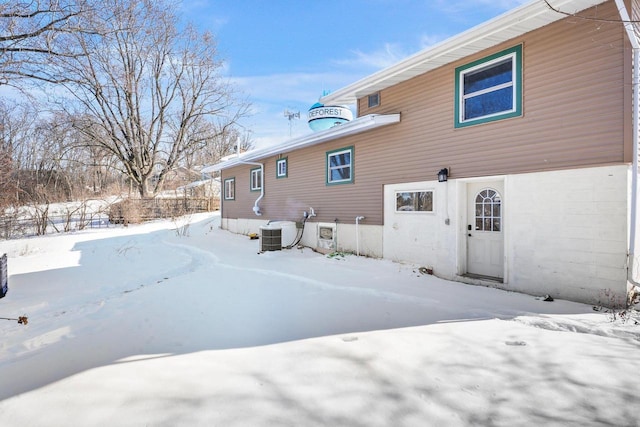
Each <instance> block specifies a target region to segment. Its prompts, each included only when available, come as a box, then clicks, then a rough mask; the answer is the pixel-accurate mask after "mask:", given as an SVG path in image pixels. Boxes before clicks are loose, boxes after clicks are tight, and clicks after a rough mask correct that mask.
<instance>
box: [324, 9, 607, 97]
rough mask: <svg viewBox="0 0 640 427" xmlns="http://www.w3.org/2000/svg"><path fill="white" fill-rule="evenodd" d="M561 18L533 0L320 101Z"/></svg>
mask: <svg viewBox="0 0 640 427" xmlns="http://www.w3.org/2000/svg"><path fill="white" fill-rule="evenodd" d="M547 1H548V2H549V4H550V5H551V6H552V7H553V8H555V9H557V10H560V11H562V12H566V13H576V12H580V11H582V10H585V9H588V8H590V7H592V6H595V5H598V4H601V3H604V2H603V0H547ZM562 18H566V15H565V14H562V13H558V12H556V11H554V10H552V9H550V8H549V6H547V4H546V3H545V1H544V0H534V1H532V2H530V3H527V4H524V5H522V6H520V7H517V8H515V9H512V10H510V11H508V12H506V13H504V14H502V15H500V16H498V17H496V18H494V19H491V20H489V21H486V22H484V23H482V24H480V25H478V26H476V27H473V28H471V29H469V30H467V31H464V32H462V33H460V34H458V35H456V36H454V37H451V38H449V39H447V40H445V41H443V42H441V43H438V44H436V45H434V46H432V47H429V48H427V49H424V50H422V51H420V52H418V53H416V54H414V55H412V56H410V57H408V58H406V59H404V60H402V61H400V62H398V63H397V64H395V65H392V66H390V67H388V68H385V69H384V70H381V71H378V72H377V73H374V74H372V75H370V76H368V77H365V78H363V79H361V80H359V81H357V82H355V83H353V84H351V85H349V86H346V87H344V88H342V89H339V90H337V91H335V92H333V93H330V94H328V95H326V96H324V97H322V98H321V99H320V102H322V103H323V104H325V105H349V104H354V103H355V102H356V101H357V99H358V98H361V97H363V96H366V95H370V94H372V93H375V92H378V91H380V90H382V89H386V88H388V87H390V86H393V85H396V84H398V83H401V82H403V81H405V80H409V79H411V78H413V77H415V76H418V75H420V74H424V73H426V72H427V71H431V70H434V69H436V68H439V67H441V66H443V65H446V64H449V63H451V62H454V61H457V60H459V59H462V58H465V57H467V56H469V55H473V54H474V53H477V52H481V51H483V50H484V49H488V48H490V47H492V46H495V45H498V44H500V43H503V42H505V41H507V40H510V39H513V38H515V37H519V36H521V35H523V34H526V33H528V32H530V31H533V30H535V29H538V28H541V27H544V26H545V25H547V24H550V23H552V22H555V21H558V20H560V19H562Z"/></svg>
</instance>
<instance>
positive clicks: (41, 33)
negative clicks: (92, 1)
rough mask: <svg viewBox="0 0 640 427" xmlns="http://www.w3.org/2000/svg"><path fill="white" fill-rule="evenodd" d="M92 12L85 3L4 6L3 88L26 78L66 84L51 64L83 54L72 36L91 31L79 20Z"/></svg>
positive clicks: (45, 0) (0, 16) (67, 0)
mask: <svg viewBox="0 0 640 427" xmlns="http://www.w3.org/2000/svg"><path fill="white" fill-rule="evenodd" d="M89 10H90V5H89V3H88V2H87V1H85V0H31V1H21V0H16V1H2V2H0V86H1V85H5V84H13V85H15V84H16V82H17V81H20V80H22V79H24V78H28V79H35V80H39V81H44V82H54V83H55V82H61V81H64V80H66V77H65V76H64V75H61V74H58V73H56V72H55V70H54V69H52V68H51V67H49V61H50V59H51V57H54V56H63V57H74V56H76V55H78V54H80V52H79V51H78V50H77V48H76V46H75V45H74V44H73V43H71V42H72V38H71V37H70V36H71V35H72V34H73V33H75V32H78V31H91V30H90V29H89V27H84V28H83V27H81V26H80V25H79V17H80V16H81V15H82V14H84V13H86V12H87V11H89ZM84 22H85V24H86V23H88V22H89V21H88V20H85V21H84ZM12 82H13V83H12Z"/></svg>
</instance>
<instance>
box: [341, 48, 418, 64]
mask: <svg viewBox="0 0 640 427" xmlns="http://www.w3.org/2000/svg"><path fill="white" fill-rule="evenodd" d="M351 53H352V54H353V56H352V57H350V58H347V59H337V60H334V61H333V63H334V64H336V65H339V66H348V67H351V68H356V67H358V68H360V67H362V68H367V69H369V70H371V69H375V70H379V69H382V68H386V67H389V66H391V65H393V64H395V63H396V62H398V61H400V60H401V59H403V58H405V57H407V56H408V55H409V54H411V53H412V52H407V51H406V50H405V49H403V48H402V47H401V46H400V45H399V44H397V43H385V44H384V46H382V48H380V49H378V50H376V51H374V52H363V51H361V50H358V49H356V50H352V51H351Z"/></svg>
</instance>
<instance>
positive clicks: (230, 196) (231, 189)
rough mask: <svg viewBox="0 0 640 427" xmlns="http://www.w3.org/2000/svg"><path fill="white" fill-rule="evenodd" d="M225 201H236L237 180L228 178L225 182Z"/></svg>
mask: <svg viewBox="0 0 640 427" xmlns="http://www.w3.org/2000/svg"><path fill="white" fill-rule="evenodd" d="M224 199H225V200H235V199H236V179H235V178H227V179H225V180H224Z"/></svg>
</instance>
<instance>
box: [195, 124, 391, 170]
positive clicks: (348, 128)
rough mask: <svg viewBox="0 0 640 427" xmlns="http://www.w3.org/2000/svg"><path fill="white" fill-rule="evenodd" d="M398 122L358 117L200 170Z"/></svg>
mask: <svg viewBox="0 0 640 427" xmlns="http://www.w3.org/2000/svg"><path fill="white" fill-rule="evenodd" d="M398 122H400V114H399V113H396V114H369V115H366V116H362V117H358V118H357V119H355V120H353V121H350V122H348V123H343V124H341V125H337V126H334V127H332V128H330V129H327V130H323V131H319V132H314V133H311V134H308V135H305V136H301V137H299V138H293V139H291V140H288V141H285V142H283V143H281V144H277V145H273V146H270V147H265V148H261V149H257V150H251V151H247V152H245V153H242V154H240V155H239V156H234V157H232V158H231V159H228V160H226V161H223V162H220V163H217V164H215V165H212V166H207V167H205V168H203V169H202V171H203V172H204V173H210V172H218V171H221V170H223V169H229V168H231V167H234V166H237V165H242V164H245V163H246V162H256V161H258V160H260V159H264V158H266V157H270V156H274V155H277V154H283V153H287V152H290V151H293V150H297V149H300V148H304V147H310V146H313V145H316V144H321V143H323V142H328V141H331V140H334V139H338V138H343V137H345V136H349V135H355V134H358V133H362V132H366V131H369V130H372V129H376V128H379V127H381V126H387V125H390V124H394V123H398Z"/></svg>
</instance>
